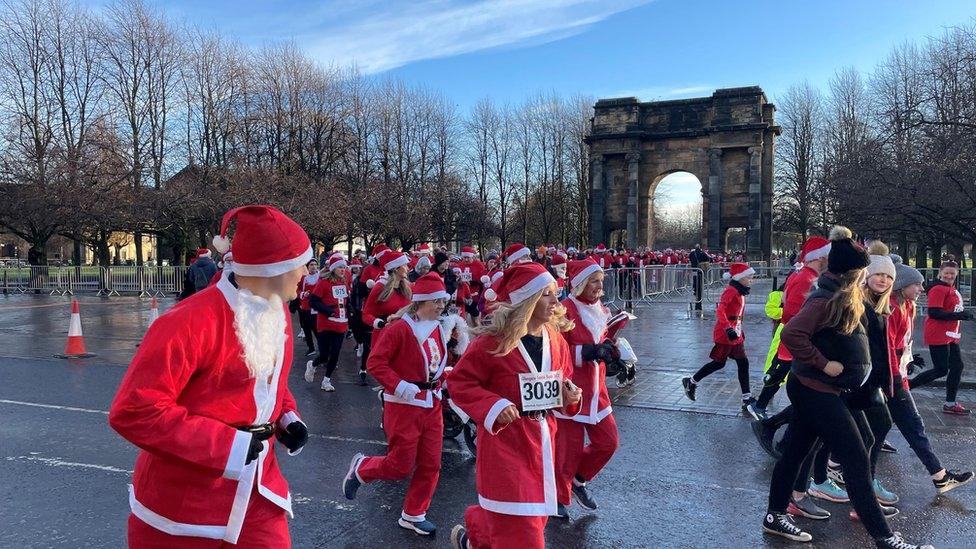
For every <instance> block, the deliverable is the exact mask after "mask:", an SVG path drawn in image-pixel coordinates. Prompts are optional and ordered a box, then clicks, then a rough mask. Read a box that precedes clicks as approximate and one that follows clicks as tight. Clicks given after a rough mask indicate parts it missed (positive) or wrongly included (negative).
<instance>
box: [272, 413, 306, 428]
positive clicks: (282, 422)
mask: <svg viewBox="0 0 976 549" xmlns="http://www.w3.org/2000/svg"><path fill="white" fill-rule="evenodd" d="M296 421H297V422H299V423H301V424H302V425H305V422H304V421H302V418H300V417H298V414H296V413H295V412H287V413H285V414H282V416H281V419H279V420H278V426H279V427H281V428H282V429H287V428H288V426H289V425H291V424H292V423H295V422H296ZM306 427H307V425H306Z"/></svg>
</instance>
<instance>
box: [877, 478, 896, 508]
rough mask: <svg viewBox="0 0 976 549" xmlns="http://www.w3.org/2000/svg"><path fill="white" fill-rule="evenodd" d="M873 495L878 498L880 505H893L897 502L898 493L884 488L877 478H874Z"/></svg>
mask: <svg viewBox="0 0 976 549" xmlns="http://www.w3.org/2000/svg"><path fill="white" fill-rule="evenodd" d="M874 495H875V497H877V498H878V503H880V504H881V505H894V504H896V503H898V495H897V494H895V493H894V492H892V491H890V490H888V489H886V488H885V487H884V486H883V485H882V484H881V481H880V480H878V479H874Z"/></svg>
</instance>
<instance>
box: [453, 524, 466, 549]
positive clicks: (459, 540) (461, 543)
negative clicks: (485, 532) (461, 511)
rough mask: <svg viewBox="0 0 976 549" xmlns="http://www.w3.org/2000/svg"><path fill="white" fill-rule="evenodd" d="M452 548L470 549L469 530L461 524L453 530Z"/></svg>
mask: <svg viewBox="0 0 976 549" xmlns="http://www.w3.org/2000/svg"><path fill="white" fill-rule="evenodd" d="M451 547H452V548H453V549H468V529H467V528H465V527H464V526H463V525H461V524H458V525H456V526H455V527H454V528H452V529H451Z"/></svg>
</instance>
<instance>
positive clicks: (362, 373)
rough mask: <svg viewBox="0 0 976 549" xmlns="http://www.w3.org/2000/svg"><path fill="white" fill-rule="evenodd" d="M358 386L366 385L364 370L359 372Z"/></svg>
mask: <svg viewBox="0 0 976 549" xmlns="http://www.w3.org/2000/svg"><path fill="white" fill-rule="evenodd" d="M359 384H360V385H366V370H359Z"/></svg>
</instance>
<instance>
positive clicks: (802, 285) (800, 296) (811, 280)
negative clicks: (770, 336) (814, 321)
mask: <svg viewBox="0 0 976 549" xmlns="http://www.w3.org/2000/svg"><path fill="white" fill-rule="evenodd" d="M819 277H820V274H819V273H817V271H816V270H814V269H813V268H812V267H808V266H804V267H803V268H802V269H800V270H799V271H797V272H795V273H793V274H791V275H790V277H789V278H788V279H787V280H786V285H785V286H783V316H782V318H780V324H782V325H783V326H786V323H787V322H789V321H790V319H791V318H793V317H794V316H796V313H798V312H800V309H801V308H803V304H804V303H805V302H806V300H807V294H809V293H810V291H811V290H813V287H814V286H815V285H816V284H817V278H819ZM776 356H777V357H779V359H780V360H793V355H792V354H790V350H789V349H787V348H786V345H783V343H782V342H780V344H779V349H777V350H776Z"/></svg>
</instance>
